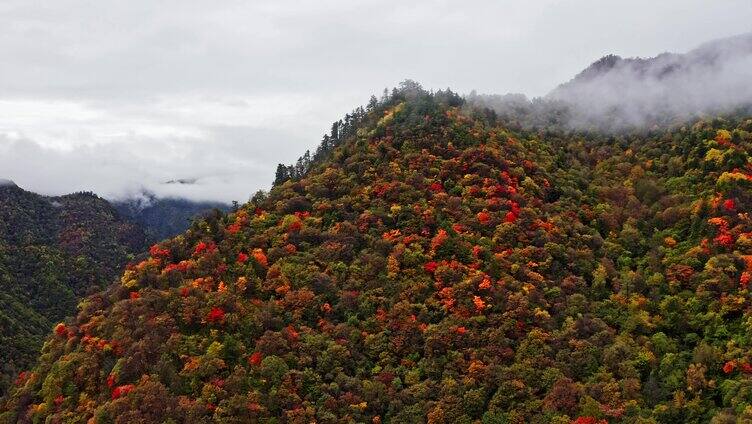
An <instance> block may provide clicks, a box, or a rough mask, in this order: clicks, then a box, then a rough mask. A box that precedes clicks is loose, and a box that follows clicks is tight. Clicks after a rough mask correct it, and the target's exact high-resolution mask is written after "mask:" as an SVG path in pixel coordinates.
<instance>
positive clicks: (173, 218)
mask: <svg viewBox="0 0 752 424" xmlns="http://www.w3.org/2000/svg"><path fill="white" fill-rule="evenodd" d="M112 204H113V206H115V209H117V211H118V213H120V215H121V216H123V217H125V218H126V219H128V220H130V221H132V222H135V223H138V224H140V225H141V226H142V227H143V228H144V231H146V235H147V237H148V238H149V239H150V240H152V241H160V240H164V239H166V238H168V237H173V236H176V235H178V234H180V233H182V232H183V231H185V230H187V229H188V227H189V226H190V225H191V222H193V220H194V219H198V218H200V217H201V216H203V215H205V214H208V213H210V212H211V211H212V210H214V209H219V210H222V211H225V212H226V211H228V210H229V209H230V206H229V205H227V204H224V203H220V202H206V201H193V200H188V199H183V198H178V197H158V196H156V195H155V194H154V193H150V192H143V193H141V194H140V195H138V196H133V197H130V198H125V199H119V200H113V201H112Z"/></svg>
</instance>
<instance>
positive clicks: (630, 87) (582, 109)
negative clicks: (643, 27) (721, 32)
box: [467, 33, 752, 134]
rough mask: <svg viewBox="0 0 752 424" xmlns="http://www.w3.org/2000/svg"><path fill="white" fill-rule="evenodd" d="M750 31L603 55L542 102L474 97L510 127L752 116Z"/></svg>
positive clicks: (623, 125) (629, 125) (636, 125)
mask: <svg viewBox="0 0 752 424" xmlns="http://www.w3.org/2000/svg"><path fill="white" fill-rule="evenodd" d="M749 75H752V33H749V34H743V35H739V36H736V37H730V38H726V39H721V40H715V41H712V42H710V43H706V44H704V45H702V46H700V47H698V48H696V49H694V50H692V51H690V52H688V53H684V54H677V53H663V54H660V55H658V56H656V57H652V58H626V59H625V58H622V57H620V56H617V55H613V54H612V55H607V56H604V57H602V58H601V59H599V60H597V61H595V62H594V63H592V64H591V65H590V66H588V67H587V68H586V69H584V70H583V71H582V72H580V73H579V74H577V75H576V76H575V77H574V78H573V79H572V80H571V81H568V82H566V83H564V84H561V85H560V86H559V87H557V88H555V89H554V90H552V91H551V92H550V93H548V94H547V95H545V96H543V97H542V98H535V99H532V100H529V99H528V98H527V97H526V96H524V95H521V94H507V95H478V94H476V93H471V95H469V96H468V97H467V100H468V103H469V104H471V105H473V106H474V107H485V108H489V109H492V110H493V111H494V112H495V113H496V114H497V115H498V117H499V118H500V119H503V120H505V121H506V122H507V124H508V125H509V126H510V127H512V128H525V129H553V130H556V131H562V130H577V131H581V130H589V131H598V132H606V133H612V134H614V133H618V132H621V131H625V130H627V131H635V130H645V129H647V130H649V129H651V128H653V127H667V126H672V125H674V126H680V125H682V124H683V123H684V122H686V121H690V120H693V119H698V118H705V119H710V118H712V117H714V116H717V115H723V114H733V113H738V114H750V113H752V86H750V84H749V83H748V79H749V78H748V77H749Z"/></svg>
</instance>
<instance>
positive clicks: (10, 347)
mask: <svg viewBox="0 0 752 424" xmlns="http://www.w3.org/2000/svg"><path fill="white" fill-rule="evenodd" d="M146 246H147V245H146V237H145V235H144V232H143V231H142V229H141V228H140V227H139V226H137V225H134V224H131V223H129V222H126V221H124V220H122V219H120V218H119V217H118V214H117V212H116V211H115V209H114V208H113V207H112V206H111V205H110V204H109V203H107V201H105V200H103V199H101V198H99V197H97V196H95V195H93V194H91V193H77V194H71V195H67V196H61V197H45V196H40V195H38V194H35V193H31V192H28V191H25V190H22V189H20V188H18V187H16V186H15V185H13V184H5V185H2V186H0V287H2V290H0V367H2V368H0V394H2V393H4V391H5V390H6V389H7V388H8V387H9V386H11V385H12V384H13V380H14V379H15V376H16V375H17V374H18V372H19V371H21V370H24V369H28V368H29V367H30V366H31V365H32V364H33V363H34V360H35V359H36V357H37V356H38V355H39V349H40V348H41V347H42V343H43V341H44V339H45V338H46V336H47V335H48V334H49V332H50V328H52V326H53V325H54V324H56V323H57V322H58V321H60V320H62V319H64V318H65V317H66V316H69V315H71V314H73V313H75V310H76V304H77V303H78V300H79V299H80V298H81V297H83V296H85V295H88V294H92V293H95V292H97V291H99V290H101V289H102V288H104V287H106V286H108V285H110V284H111V283H112V282H113V281H115V279H116V277H117V275H118V274H119V273H120V271H119V269H120V268H122V267H123V266H124V265H125V264H126V263H127V262H128V261H132V260H133V254H135V253H139V252H141V251H142V250H144V249H145V248H146Z"/></svg>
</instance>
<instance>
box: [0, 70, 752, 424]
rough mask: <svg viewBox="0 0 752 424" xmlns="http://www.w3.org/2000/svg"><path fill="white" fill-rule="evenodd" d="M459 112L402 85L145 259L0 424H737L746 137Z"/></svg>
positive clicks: (748, 373) (16, 396)
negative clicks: (304, 158) (285, 173)
mask: <svg viewBox="0 0 752 424" xmlns="http://www.w3.org/2000/svg"><path fill="white" fill-rule="evenodd" d="M456 103H457V97H456V96H454V95H452V94H451V93H447V92H440V93H437V94H430V93H427V92H425V91H423V90H422V89H420V87H419V86H417V85H414V84H409V85H405V86H403V88H402V89H401V90H395V91H394V92H393V93H392V94H391V95H390V96H388V97H385V98H382V99H381V100H380V101H376V102H372V104H371V105H369V107H367V108H365V109H364V111H363V114H362V116H360V117H359V119H358V122H357V125H356V126H355V127H354V128H353V129H352V130H351V131H350V132H348V135H347V136H346V137H343V138H342V139H341V140H339V141H337V142H336V143H331V145H330V146H328V148H327V149H324V150H325V151H323V152H322V153H321V155H319V157H318V159H317V160H316V161H311V162H309V163H308V164H307V165H306V167H307V169H305V170H304V172H301V173H300V175H296V176H295V178H293V179H288V180H287V181H278V184H276V185H275V187H274V188H273V189H272V190H271V192H270V193H269V194H268V196H265V197H264V196H256V197H255V198H254V200H253V201H252V202H249V203H248V204H245V205H243V206H241V207H240V208H239V209H238V210H237V211H235V212H233V213H230V214H226V215H225V214H214V215H211V216H209V217H207V218H206V219H205V220H203V221H201V222H197V223H195V224H194V225H193V226H192V227H191V228H190V229H189V230H188V231H186V232H185V233H184V234H182V235H179V236H177V237H175V238H173V239H171V240H167V241H164V242H162V243H159V244H156V245H154V246H152V247H151V249H150V256H149V257H148V258H147V259H145V260H143V261H142V262H140V263H138V264H133V265H129V266H128V267H127V268H126V270H125V272H124V273H123V274H122V276H121V279H120V282H119V283H118V284H115V285H113V286H111V287H109V288H108V289H107V290H106V291H104V292H101V293H98V294H95V295H93V296H90V297H88V298H87V299H86V300H84V301H83V302H82V303H81V304H80V307H79V312H78V315H77V316H76V317H75V318H73V319H70V320H67V321H65V322H61V323H59V324H58V325H57V326H56V327H55V330H54V333H53V334H52V335H51V336H50V337H49V338H48V339H47V342H46V343H45V345H44V348H43V351H42V355H41V357H40V358H39V362H38V365H37V366H35V367H34V368H33V369H30V370H28V371H27V372H24V373H23V374H22V375H21V376H20V377H19V378H18V380H17V381H16V382H15V385H14V387H13V389H12V391H11V393H10V394H9V395H8V396H7V397H6V398H4V400H3V401H1V403H0V411H2V412H1V413H0V422H91V423H133V422H175V423H178V422H184V423H200V422H266V423H310V422H320V423H335V422H367V423H387V422H391V423H421V422H428V423H477V422H481V423H577V424H585V423H601V424H602V423H617V422H627V423H656V422H665V423H676V422H686V423H693V422H709V421H710V422H716V423H726V422H745V421H746V420H750V419H752V395H751V393H752V357H750V356H751V355H750V343H752V339H751V338H750V334H752V333H751V332H750V330H752V328H750V325H751V324H750V323H752V313H751V312H750V292H749V287H748V285H749V282H750V278H751V277H752V221H750V216H749V214H748V211H749V208H750V205H752V192H751V191H750V185H752V165H750V160H749V154H750V149H751V148H752V133H751V131H752V120H751V119H750V118H749V117H746V116H727V117H725V118H723V119H721V118H717V119H711V120H703V121H695V122H691V123H688V124H686V125H684V126H678V127H675V128H670V129H662V130H656V131H651V132H647V131H642V132H639V133H634V134H622V135H599V134H587V133H581V134H580V133H563V132H555V131H530V132H525V131H512V130H510V129H508V127H507V126H506V125H505V123H504V122H503V121H500V120H498V119H497V118H496V117H495V115H494V113H493V112H491V111H489V110H486V109H476V108H469V107H466V105H465V106H462V105H457V104H456ZM460 103H461V102H460Z"/></svg>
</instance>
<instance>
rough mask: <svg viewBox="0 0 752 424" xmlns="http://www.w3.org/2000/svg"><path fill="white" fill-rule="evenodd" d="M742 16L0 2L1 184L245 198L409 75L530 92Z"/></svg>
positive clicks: (735, 25)
mask: <svg viewBox="0 0 752 424" xmlns="http://www.w3.org/2000/svg"><path fill="white" fill-rule="evenodd" d="M750 22H752V1H750V0H740V1H735V0H728V1H712V0H706V1H697V0H662V1H655V0H629V1H609V2H604V1H602V0H570V1H564V0H562V1H554V0H535V1H531V0H519V1H491V0H489V1H469V0H462V1H458V0H455V1H432V2H428V1H415V0H413V1H409V2H406V1H389V0H379V1H362V0H357V1H354V0H347V1H346V0H315V1H297V2H292V1H282V0H271V1H265V0H264V1H262V0H251V1H248V0H246V1H228V0H223V1H216V0H214V1H188V0H177V1H155V0H127V1H125V0H124V1H109V0H92V1H75V0H71V1H69V0H49V1H35V0H18V1H16V0H0V54H1V55H2V57H1V58H0V178H3V177H5V178H10V179H13V180H14V181H15V182H16V183H17V184H19V185H20V186H22V187H24V188H26V189H29V190H32V191H37V192H40V193H45V194H62V193H67V192H72V191H78V190H91V191H94V192H97V193H99V194H100V195H103V196H105V197H117V196H121V195H123V194H125V193H132V192H136V191H138V190H139V189H140V188H141V187H145V188H148V189H150V190H153V191H155V192H157V193H158V194H162V195H184V196H188V197H191V198H196V199H213V200H226V201H228V200H240V201H244V200H247V199H248V197H249V196H250V195H251V194H252V193H253V192H255V191H256V190H258V189H268V188H269V185H270V183H271V181H272V180H273V177H274V169H275V167H276V164H277V163H278V162H285V163H287V162H291V161H294V160H295V159H296V158H297V157H298V156H299V155H300V154H302V153H303V152H304V151H305V150H306V149H313V148H315V146H316V145H317V144H318V143H319V141H320V139H321V135H322V134H323V133H324V132H325V131H326V130H328V129H329V127H330V125H331V122H332V121H334V120H336V119H338V118H340V117H342V116H343V115H344V114H345V113H346V112H349V111H350V110H352V109H353V108H354V107H355V106H357V105H360V104H364V103H366V102H367V100H368V97H369V96H370V95H371V94H377V95H378V94H380V93H381V91H382V90H383V89H384V88H385V87H393V86H395V85H396V84H398V83H399V82H400V81H401V80H404V79H406V78H411V79H414V80H417V81H419V82H420V83H422V84H423V85H424V86H425V87H427V88H434V89H438V88H445V87H451V88H452V89H453V90H455V91H459V92H460V93H467V92H469V91H470V90H473V89H476V90H478V92H481V93H500V94H501V93H507V92H521V93H525V94H527V95H528V96H540V95H543V94H545V93H547V92H548V91H549V90H551V89H553V88H554V87H555V86H556V85H558V84H559V83H561V82H564V81H566V80H569V79H570V78H571V77H572V76H574V75H575V74H576V73H577V72H579V71H580V70H582V69H583V68H584V67H586V66H587V65H588V64H590V63H591V62H593V61H594V60H596V59H598V58H599V57H601V56H603V55H604V54H608V53H615V54H619V55H621V56H625V57H630V56H654V55H656V54H658V53H661V52H665V51H672V52H685V51H687V50H690V49H692V48H693V47H696V46H697V45H699V44H701V43H703V42H705V41H709V40H712V39H715V38H720V37H726V36H730V35H734V34H739V33H743V32H747V31H749V30H750ZM179 178H197V179H198V180H197V183H196V184H195V185H194V186H190V187H188V186H176V185H174V184H172V185H166V184H163V183H164V182H165V181H167V180H172V179H179Z"/></svg>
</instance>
